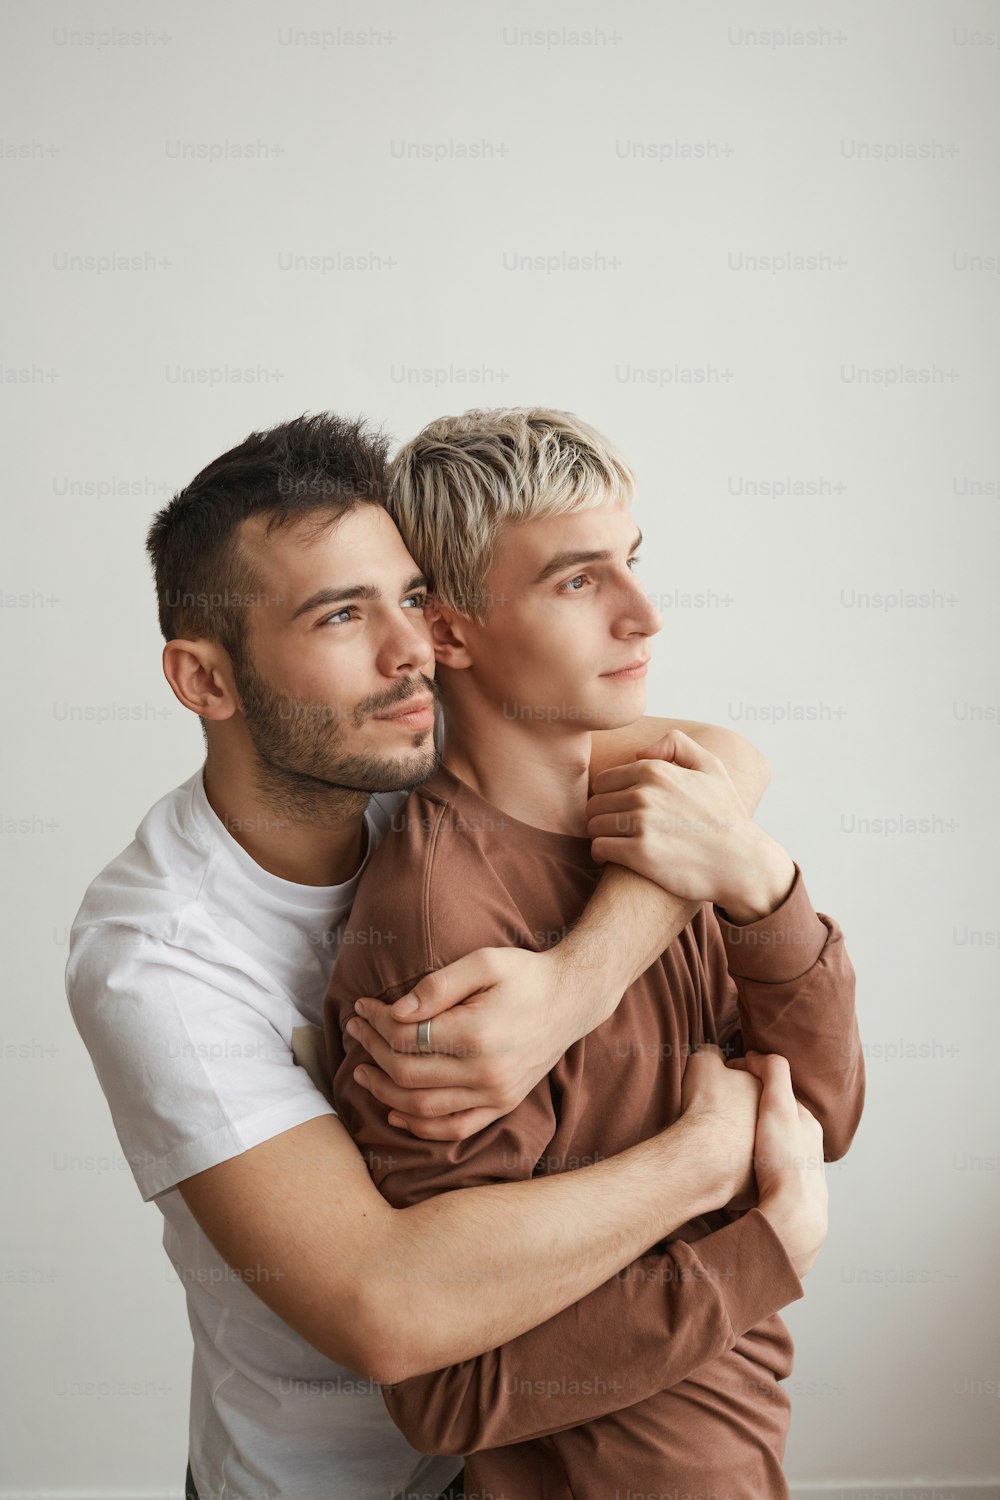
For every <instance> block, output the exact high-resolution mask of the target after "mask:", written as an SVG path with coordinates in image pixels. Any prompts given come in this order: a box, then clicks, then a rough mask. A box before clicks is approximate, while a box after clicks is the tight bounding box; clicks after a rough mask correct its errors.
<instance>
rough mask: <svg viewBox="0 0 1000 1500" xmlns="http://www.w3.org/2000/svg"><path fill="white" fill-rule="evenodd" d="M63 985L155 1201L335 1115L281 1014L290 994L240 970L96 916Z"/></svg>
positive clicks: (124, 1144) (133, 1162)
mask: <svg viewBox="0 0 1000 1500" xmlns="http://www.w3.org/2000/svg"><path fill="white" fill-rule="evenodd" d="M66 990H67V996H68V998H69V1003H70V1009H71V1011H72V1014H73V1019H74V1021H75V1022H76V1026H77V1029H78V1031H79V1032H80V1035H81V1037H82V1038H83V1041H84V1044H85V1046H86V1048H87V1050H88V1052H89V1053H90V1056H91V1059H92V1061H93V1064H94V1067H95V1069H96V1071H97V1076H98V1079H99V1080H100V1084H101V1087H102V1088H103V1090H104V1093H105V1095H106V1097H107V1100H108V1104H109V1105H110V1108H111V1114H112V1118H113V1120H114V1125H115V1130H116V1131H117V1134H118V1140H119V1143H120V1145H121V1149H122V1152H123V1154H124V1156H125V1158H126V1160H127V1161H128V1163H129V1166H130V1167H131V1169H132V1173H133V1175H134V1177H135V1180H136V1183H137V1185H138V1187H139V1191H140V1192H141V1194H142V1196H143V1199H145V1200H146V1201H148V1200H149V1199H151V1198H154V1197H156V1195H157V1194H158V1193H162V1192H165V1191H166V1190H167V1189H169V1188H172V1187H175V1186H176V1185H177V1183H179V1182H183V1181H184V1180H185V1179H186V1178H188V1177H191V1176H193V1175H194V1174H195V1173H196V1172H203V1171H205V1170H206V1169H207V1168H208V1167H212V1166H216V1165H217V1164H218V1163H219V1162H223V1161H227V1160H229V1158H231V1157H233V1156H239V1155H240V1154H241V1153H242V1152H244V1151H248V1150H250V1149H251V1147H253V1146H259V1145H260V1144H261V1143H262V1142H263V1141H266V1140H270V1138H271V1137H272V1136H275V1135H280V1134H281V1133H282V1132H283V1131H285V1130H290V1129H292V1127H293V1126H295V1125H301V1124H304V1123H305V1122H306V1121H307V1120H311V1119H314V1118H316V1117H317V1116H318V1115H323V1114H332V1113H333V1109H332V1106H331V1105H330V1103H329V1101H328V1100H327V1099H326V1098H324V1096H323V1094H322V1093H321V1092H320V1090H319V1089H318V1088H317V1087H316V1085H315V1084H314V1083H313V1081H312V1079H311V1078H310V1076H309V1074H308V1072H307V1071H306V1069H305V1068H304V1067H299V1066H297V1065H296V1062H295V1059H294V1057H293V1054H292V1049H291V1036H289V1037H288V1038H287V1039H286V1038H285V1037H284V1036H283V1035H282V1033H281V1030H280V1029H279V1027H278V1025H276V1024H275V1020H274V1017H275V1015H276V1014H277V1013H278V1010H279V1008H280V1003H281V1002H280V1001H279V1000H278V999H277V997H275V996H268V995H267V993H266V992H265V991H263V990H260V989H259V988H258V987H257V986H256V985H255V984H254V983H253V981H252V980H250V979H249V978H248V977H247V976H246V975H245V974H243V973H240V972H239V971H238V970H236V969H235V968H229V967H227V966H226V965H225V964H219V963H213V962H210V961H209V960H207V959H205V958H201V957H199V955H198V954H196V953H192V952H190V951H188V950H186V949H183V948H180V947H174V946H173V945H172V944H170V943H167V942H165V941H163V940H161V939H158V938H153V937H150V936H148V935H147V934H145V933H143V932H140V931H138V930H136V929H134V928H130V927H128V926H125V925H118V924H113V925H98V926H96V927H94V928H93V929H90V930H88V931H87V932H85V933H84V934H82V935H81V936H80V937H79V938H77V939H76V940H75V941H74V943H73V946H72V949H71V954H70V960H69V963H68V965H67V970H66ZM289 1010H290V1007H289Z"/></svg>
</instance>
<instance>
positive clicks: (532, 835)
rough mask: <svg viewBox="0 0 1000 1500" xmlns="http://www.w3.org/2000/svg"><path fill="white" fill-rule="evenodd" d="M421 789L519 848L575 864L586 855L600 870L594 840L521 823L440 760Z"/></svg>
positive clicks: (466, 818)
mask: <svg viewBox="0 0 1000 1500" xmlns="http://www.w3.org/2000/svg"><path fill="white" fill-rule="evenodd" d="M418 790H419V791H421V792H422V791H429V792H431V793H432V794H434V795H436V796H437V797H438V798H440V800H441V801H443V802H447V803H449V804H450V805H451V806H452V807H453V808H454V809H455V810H456V812H457V813H458V814H459V816H460V817H462V818H464V819H465V820H466V821H467V822H469V823H470V824H471V825H472V826H473V827H475V825H476V823H477V822H479V823H480V824H481V826H482V828H483V829H484V830H490V829H499V830H500V831H501V832H502V833H503V834H504V835H505V836H506V837H509V838H510V839H511V840H513V841H514V842H515V843H516V844H517V846H518V847H519V848H523V847H525V846H528V847H529V848H534V849H538V850H541V851H543V852H548V853H550V854H561V855H563V856H564V857H567V856H568V857H569V858H571V859H573V860H574V862H576V863H578V862H579V860H580V857H581V855H583V856H586V859H587V861H588V862H589V863H590V864H592V865H593V866H594V868H595V869H600V866H599V865H598V864H597V863H596V861H595V860H594V859H593V858H592V856H591V853H590V844H591V840H590V839H589V838H587V837H586V836H585V835H582V834H575V833H554V832H553V831H552V830H551V829H548V828H536V826H535V824H534V823H522V822H521V820H520V818H515V817H513V816H512V815H511V814H510V813H508V812H504V810H503V808H500V807H496V806H495V805H494V804H493V803H492V802H487V801H486V799H485V797H481V796H480V795H479V793H478V792H477V791H474V790H473V788H472V787H471V786H469V784H468V783H467V782H465V781H462V780H461V778H460V777H458V776H456V775H455V773H454V771H450V770H449V769H448V767H447V766H446V765H445V764H444V763H443V762H440V763H439V765H438V768H437V770H436V771H435V772H434V774H433V775H432V776H431V777H429V778H428V780H427V781H425V782H423V783H422V785H421V786H420V787H419V788H418Z"/></svg>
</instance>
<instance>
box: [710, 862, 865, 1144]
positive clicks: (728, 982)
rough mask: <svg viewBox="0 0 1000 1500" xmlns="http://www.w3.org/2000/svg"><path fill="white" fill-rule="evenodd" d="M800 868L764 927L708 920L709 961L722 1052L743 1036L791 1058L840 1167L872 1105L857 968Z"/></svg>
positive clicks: (761, 922) (714, 916)
mask: <svg viewBox="0 0 1000 1500" xmlns="http://www.w3.org/2000/svg"><path fill="white" fill-rule="evenodd" d="M794 869H795V878H794V880H793V883H792V886H791V889H790V891H789V893H788V895H787V896H786V897H785V899H784V900H783V901H782V902H781V904H780V905H779V906H778V907H777V908H776V909H775V910H774V911H773V912H771V913H769V914H768V915H766V916H764V917H762V918H760V919H758V920H757V921H755V922H750V923H747V924H746V925H739V924H736V923H734V922H730V921H729V920H728V919H727V917H726V916H725V914H724V913H723V912H721V911H720V910H719V909H718V908H717V907H716V908H713V911H712V913H711V914H708V913H706V916H707V917H708V920H707V922H706V923H705V927H704V951H703V960H704V963H705V967H706V973H707V976H708V992H709V995H710V997H711V1005H712V1011H713V1014H714V1018H715V1027H716V1037H717V1040H718V1041H719V1043H720V1045H722V1044H724V1043H725V1042H726V1040H727V1039H728V1038H729V1037H730V1036H731V1035H732V1034H733V1033H734V1032H735V1031H736V1029H737V1028H738V1029H739V1031H740V1032H741V1033H742V1038H743V1045H744V1047H745V1048H746V1050H747V1051H750V1050H753V1051H756V1052H778V1053H780V1054H781V1055H782V1056H783V1057H785V1058H787V1060H788V1065H789V1067H790V1069H791V1073H792V1083H793V1086H794V1088H795V1093H796V1095H797V1096H798V1098H799V1099H801V1100H802V1102H803V1104H805V1105H806V1107H807V1108H808V1109H809V1110H810V1111H811V1112H812V1114H814V1115H815V1116H816V1118H817V1120H819V1122H820V1124H821V1125H822V1127H823V1153H824V1157H825V1159H826V1160H827V1161H837V1160H839V1159H840V1158H841V1157H842V1156H843V1155H844V1154H845V1153H846V1151H847V1149H848V1147H849V1146H850V1144H851V1141H852V1140H853V1138H854V1135H855V1132H856V1130H857V1128H858V1123H859V1121H860V1119H861V1112H862V1109H863V1107H864V1098H865V1068H864V1057H863V1054H862V1050H861V1038H860V1035H859V1033H858V1022H857V1016H856V1014H855V1008H854V989H855V974H854V966H853V965H852V963H851V960H850V958H849V957H848V954H847V949H846V948H845V946H844V938H843V933H842V932H841V930H840V928H839V926H838V925H837V923H836V922H835V921H834V920H833V919H832V918H831V917H827V916H822V915H821V914H820V913H818V912H816V911H814V910H813V906H812V903H811V901H810V900H809V896H808V893H807V891H806V887H805V883H804V881H803V879H802V872H801V870H800V869H799V867H798V865H795V866H794Z"/></svg>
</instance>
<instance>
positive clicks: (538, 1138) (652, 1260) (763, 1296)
mask: <svg viewBox="0 0 1000 1500" xmlns="http://www.w3.org/2000/svg"><path fill="white" fill-rule="evenodd" d="M338 977H339V981H340V983H339V984H338ZM345 979H346V975H345V973H344V972H343V971H341V970H340V969H338V973H337V974H336V975H335V976H334V985H333V987H332V994H336V995H337V996H338V997H339V998H338V1001H337V1002H334V1001H333V999H332V998H328V1002H327V1003H328V1010H327V1030H328V1042H329V1045H330V1048H331V1055H332V1056H333V1057H334V1058H337V1056H338V1053H339V1061H338V1063H337V1066H336V1069H335V1077H334V1098H335V1102H336V1104H337V1107H338V1110H339V1111H340V1113H341V1117H342V1118H343V1120H344V1122H345V1124H347V1125H348V1128H349V1129H350V1131H351V1134H352V1136H353V1138H354V1140H355V1141H356V1143H357V1144H358V1145H359V1147H360V1148H361V1150H362V1153H363V1154H364V1155H365V1156H366V1158H367V1159H368V1161H369V1165H370V1170H371V1172H372V1176H373V1178H374V1180H375V1181H376V1182H377V1183H378V1185H379V1187H380V1189H381V1191H382V1192H383V1193H384V1194H385V1195H386V1196H387V1197H388V1199H389V1201H390V1202H392V1203H394V1204H397V1205H404V1204H412V1203H425V1202H426V1201H427V1198H428V1195H433V1194H439V1195H440V1196H437V1197H434V1198H433V1199H432V1201H433V1203H435V1204H440V1203H441V1202H442V1201H443V1200H444V1201H447V1199H448V1198H452V1197H455V1196H456V1194H455V1193H454V1192H452V1191H451V1190H452V1189H454V1188H456V1187H467V1186H468V1185H470V1184H472V1185H476V1186H478V1187H479V1188H481V1189H482V1191H483V1192H485V1193H487V1194H490V1193H493V1192H497V1191H500V1190H501V1189H499V1188H497V1187H489V1186H487V1184H490V1183H503V1184H507V1185H509V1184H510V1183H512V1182H513V1181H515V1180H517V1179H526V1178H530V1177H531V1175H532V1171H533V1168H534V1166H535V1164H536V1163H537V1162H538V1160H539V1158H540V1157H542V1156H544V1153H545V1149H546V1146H547V1144H548V1142H549V1141H550V1140H551V1137H552V1133H553V1130H554V1113H553V1106H552V1098H551V1092H550V1088H549V1082H548V1080H543V1082H542V1083H541V1084H539V1085H538V1086H536V1088H535V1089H534V1090H533V1091H532V1093H531V1094H530V1095H529V1096H528V1097H527V1098H526V1099H525V1100H524V1101H523V1102H522V1104H521V1105H520V1106H519V1107H518V1108H517V1110H515V1111H514V1112H513V1113H512V1114H511V1115H509V1116H508V1117H507V1118H505V1119H504V1120H501V1121H499V1122H496V1123H494V1124H492V1125H490V1126H488V1127H487V1128H486V1129H484V1130H482V1131H480V1132H478V1133H477V1134H476V1136H475V1137H474V1138H473V1139H472V1140H468V1141H463V1142H459V1143H454V1142H451V1143H448V1142H441V1143H438V1142H429V1141H424V1140H421V1139H419V1138H417V1137H415V1136H413V1135H412V1134H410V1133H409V1132H407V1131H404V1130H400V1129H396V1128H394V1127H393V1126H391V1125H390V1124H389V1123H388V1121H387V1120H386V1118H385V1112H384V1110H382V1109H381V1107H380V1106H379V1104H378V1102H377V1100H375V1099H374V1098H373V1096H372V1094H371V1093H369V1092H368V1091H367V1090H365V1089H363V1088H361V1087H360V1086H359V1085H358V1084H357V1082H356V1081H355V1079H354V1076H353V1075H354V1068H355V1066H356V1065H357V1063H358V1061H359V1060H360V1059H361V1058H362V1057H363V1055H364V1054H363V1053H362V1051H361V1049H360V1047H359V1045H358V1043H357V1042H356V1041H354V1040H353V1039H352V1038H351V1037H350V1035H349V1034H348V1035H346V1036H344V1037H343V1040H342V1042H341V1041H340V1040H339V1038H338V1030H339V1026H340V1023H341V1021H343V1020H345V1019H348V1018H349V1017H350V1015H351V1009H352V1007H351V1002H350V995H351V984H350V982H349V981H348V982H347V983H346V984H345V982H344V981H345ZM387 996H388V998H390V999H391V998H392V997H393V996H394V991H393V990H390V991H388V992H387ZM683 1123H684V1122H683V1119H682V1120H681V1121H680V1122H679V1124H680V1125H683ZM677 1128H679V1127H677V1126H675V1127H672V1129H677ZM670 1134H671V1132H670V1131H667V1132H665V1135H666V1136H668V1137H669V1135H670ZM691 1164H692V1167H693V1168H694V1169H695V1170H696V1171H697V1170H699V1165H700V1164H699V1163H697V1162H694V1161H693V1159H692V1163H691ZM584 1170H592V1169H590V1168H587V1169H584ZM560 1175H561V1176H563V1177H565V1176H567V1175H568V1176H571V1177H573V1176H579V1175H580V1174H579V1173H578V1172H571V1173H568V1174H567V1173H563V1174H560ZM539 1185H540V1180H539V1181H536V1182H534V1183H533V1184H532V1189H533V1190H536V1189H537V1188H538V1186H539ZM503 1190H506V1188H505V1189H503ZM458 1196H460V1195H458ZM453 1253H454V1252H453V1251H452V1250H449V1249H448V1247H446V1246H444V1247H442V1264H441V1273H442V1274H447V1267H448V1265H449V1262H450V1259H451V1256H452V1255H453ZM414 1291H415V1292H417V1293H419V1288H418V1287H417V1288H414ZM800 1296H802V1284H801V1281H800V1280H799V1277H798V1275H797V1274H796V1272H795V1269H794V1267H793V1266H792V1264H791V1262H790V1260H789V1258H788V1255H787V1253H786V1251H785V1248H784V1246H783V1244H782V1241H781V1240H780V1239H779V1238H778V1235H777V1234H776V1233H775V1231H774V1229H773V1228H772V1226H771V1224H770V1223H769V1222H768V1219H767V1218H766V1217H765V1216H764V1214H763V1213H761V1212H760V1211H759V1210H758V1209H753V1210H751V1211H750V1212H749V1213H747V1214H746V1215H744V1216H743V1217H742V1218H741V1219H739V1220H738V1221H737V1222H736V1223H733V1224H730V1225H727V1226H726V1227H725V1228H724V1229H721V1230H719V1231H717V1232H715V1233H714V1234H709V1235H707V1236H705V1237H704V1238H703V1239H700V1240H698V1241H697V1242H696V1243H694V1244H689V1243H687V1242H685V1241H682V1240H676V1241H673V1242H672V1243H671V1244H670V1245H669V1246H668V1247H667V1249H666V1251H665V1252H664V1253H657V1254H647V1255H643V1256H641V1257H640V1258H639V1259H638V1260H636V1261H634V1262H633V1263H632V1264H630V1265H628V1267H627V1269H625V1270H623V1271H621V1272H620V1273H619V1274H618V1275H617V1276H615V1277H614V1278H613V1279H612V1280H610V1281H605V1282H604V1283H602V1284H601V1285H599V1286H597V1287H596V1288H595V1289H594V1290H592V1291H591V1292H590V1293H589V1294H588V1295H586V1296H584V1297H582V1298H581V1299H580V1300H579V1301H577V1302H576V1303H575V1304H574V1305H573V1306H570V1307H567V1308H565V1309H564V1310H563V1311H560V1312H558V1313H557V1314H556V1315H555V1316H553V1317H550V1318H549V1319H548V1320H547V1321H546V1322H543V1323H541V1324H540V1326H538V1327H534V1328H530V1329H528V1330H526V1331H524V1332H522V1333H520V1334H519V1335H518V1336H517V1337H516V1338H513V1339H510V1340H508V1342H506V1343H504V1344H501V1345H499V1346H498V1347H495V1348H492V1349H490V1350H488V1351H487V1352H486V1353H482V1354H478V1355H476V1356H475V1357H473V1358H468V1359H463V1360H461V1361H457V1362H453V1363H451V1364H450V1365H448V1366H447V1367H446V1368H442V1369H439V1370H436V1371H434V1372H432V1373H429V1374H423V1375H420V1376H417V1377H416V1378H412V1379H407V1380H403V1381H401V1382H400V1383H398V1384H396V1385H394V1386H393V1387H392V1389H387V1390H386V1391H385V1392H384V1395H385V1400H386V1404H387V1406H388V1408H389V1411H390V1413H391V1414H392V1416H393V1419H394V1420H395V1421H396V1423H397V1425H398V1426H399V1427H400V1428H401V1430H402V1431H403V1432H404V1434H405V1435H406V1436H407V1438H408V1439H409V1440H410V1442H412V1443H413V1444H414V1445H415V1446H417V1447H419V1448H422V1449H424V1451H427V1452H436V1453H471V1452H474V1451H476V1450H477V1449H480V1448H488V1447H496V1446H500V1445H503V1444H507V1443H514V1442H520V1441H525V1440H527V1439H530V1438H534V1437H540V1436H542V1435H544V1434H546V1433H549V1432H556V1431H559V1430H561V1429H562V1428H564V1427H570V1426H574V1425H577V1424H578V1423H581V1422H587V1421H591V1420H593V1419H594V1418H595V1417H599V1416H602V1415H605V1414H607V1413H608V1412H611V1411H618V1410H621V1409H622V1408H623V1407H627V1406H632V1405H634V1404H635V1403H636V1402H638V1401H642V1400H644V1399H646V1397H648V1396H650V1395H652V1394H654V1393H655V1392H657V1391H660V1390H663V1389H665V1388H666V1387H668V1386H671V1385H674V1384H676V1383H677V1382H679V1381H681V1380H683V1379H685V1378H686V1377H687V1376H688V1375H689V1374H690V1373H691V1372H692V1371H694V1370H695V1369H697V1368H698V1367H699V1366H700V1365H702V1364H704V1363H705V1362H706V1361H707V1360H710V1359H714V1358H715V1357H716V1356H717V1355H719V1354H722V1353H724V1352H725V1351H727V1350H728V1349H731V1348H732V1347H733V1345H734V1343H735V1342H736V1340H737V1339H738V1338H739V1337H740V1336H741V1335H742V1334H743V1333H745V1332H746V1331H747V1330H748V1329H750V1328H751V1327H753V1326H755V1325H756V1324H757V1323H759V1322H760V1321H761V1320H762V1319H764V1318H765V1317H767V1316H769V1315H770V1314H772V1313H774V1312H776V1311H778V1309H779V1308H781V1307H784V1306H786V1305H787V1304H788V1303H789V1302H792V1301H794V1300H796V1299H797V1298H798V1297H800ZM540 1382H541V1386H540ZM540 1388H544V1389H545V1391H546V1394H550V1395H552V1396H553V1399H551V1400H546V1401H544V1402H541V1401H539V1399H538V1393H539V1389H540Z"/></svg>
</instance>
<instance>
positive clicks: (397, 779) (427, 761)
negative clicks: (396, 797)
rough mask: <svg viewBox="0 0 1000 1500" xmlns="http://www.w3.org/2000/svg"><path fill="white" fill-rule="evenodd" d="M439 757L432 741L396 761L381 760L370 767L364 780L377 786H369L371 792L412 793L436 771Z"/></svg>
mask: <svg viewBox="0 0 1000 1500" xmlns="http://www.w3.org/2000/svg"><path fill="white" fill-rule="evenodd" d="M440 759H441V757H440V754H439V753H438V749H437V746H436V745H435V744H434V742H433V740H432V741H431V743H430V744H429V745H427V746H423V745H422V746H420V748H419V750H418V749H416V748H415V749H414V751H413V752H411V754H409V755H407V756H401V757H399V758H398V759H393V760H382V761H379V762H378V764H377V765H373V766H372V767H371V770H370V773H369V775H368V776H367V777H366V780H369V781H371V782H372V783H374V782H378V785H377V786H376V785H374V784H373V785H369V786H368V788H367V790H368V791H371V792H412V791H413V788H414V787H417V786H420V785H421V783H422V782H424V781H426V780H427V778H428V776H431V775H433V773H434V772H435V771H436V770H437V767H438V762H439V761H440Z"/></svg>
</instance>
